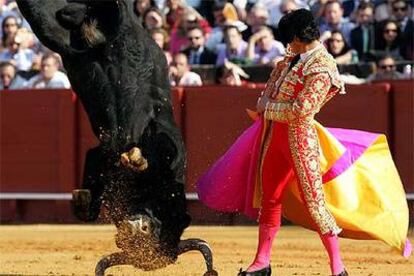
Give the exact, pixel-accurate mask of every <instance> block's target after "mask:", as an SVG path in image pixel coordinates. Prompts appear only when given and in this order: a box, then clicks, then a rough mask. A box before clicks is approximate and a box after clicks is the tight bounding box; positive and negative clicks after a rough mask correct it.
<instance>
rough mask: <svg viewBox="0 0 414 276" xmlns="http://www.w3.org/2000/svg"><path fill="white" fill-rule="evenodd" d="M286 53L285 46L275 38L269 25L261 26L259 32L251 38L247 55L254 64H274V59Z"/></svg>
mask: <svg viewBox="0 0 414 276" xmlns="http://www.w3.org/2000/svg"><path fill="white" fill-rule="evenodd" d="M284 54H285V47H283V44H282V43H281V42H279V41H276V40H275V39H274V36H273V32H272V30H271V29H270V28H269V27H266V26H262V27H260V28H259V30H258V32H257V33H255V34H253V35H252V36H251V37H250V39H249V44H248V47H247V57H248V58H249V59H250V60H252V61H253V63H254V64H269V65H273V64H274V61H275V60H276V59H278V58H281V57H283V55H284Z"/></svg>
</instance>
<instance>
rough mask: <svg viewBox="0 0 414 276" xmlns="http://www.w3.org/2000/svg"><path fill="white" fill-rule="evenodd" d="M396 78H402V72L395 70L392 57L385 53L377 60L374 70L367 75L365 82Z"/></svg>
mask: <svg viewBox="0 0 414 276" xmlns="http://www.w3.org/2000/svg"><path fill="white" fill-rule="evenodd" d="M398 79H403V74H401V73H400V72H398V71H397V67H396V65H395V59H394V57H392V56H390V55H385V56H383V57H381V58H379V59H378V60H377V62H376V72H375V73H373V74H371V75H369V76H368V78H367V82H371V81H379V80H398Z"/></svg>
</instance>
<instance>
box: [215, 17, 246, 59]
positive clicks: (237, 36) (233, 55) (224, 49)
mask: <svg viewBox="0 0 414 276" xmlns="http://www.w3.org/2000/svg"><path fill="white" fill-rule="evenodd" d="M223 32H224V41H225V43H224V44H222V45H221V46H220V49H219V52H218V54H217V61H216V65H217V66H221V65H223V64H224V61H225V60H226V59H227V60H229V61H231V62H233V63H236V64H244V63H246V62H247V42H246V41H244V40H243V37H242V34H241V32H240V30H239V29H238V28H237V27H236V26H233V25H230V26H226V27H225V28H224V31H223Z"/></svg>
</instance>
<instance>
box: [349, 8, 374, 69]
mask: <svg viewBox="0 0 414 276" xmlns="http://www.w3.org/2000/svg"><path fill="white" fill-rule="evenodd" d="M356 19H357V25H358V26H357V27H356V28H354V29H353V30H352V31H351V46H352V48H353V49H355V50H356V51H357V52H358V57H359V60H361V61H362V60H363V61H371V60H373V59H374V57H373V54H372V50H373V49H375V27H374V24H373V19H374V6H373V5H372V4H371V3H362V4H360V5H359V6H358V9H357V13H356Z"/></svg>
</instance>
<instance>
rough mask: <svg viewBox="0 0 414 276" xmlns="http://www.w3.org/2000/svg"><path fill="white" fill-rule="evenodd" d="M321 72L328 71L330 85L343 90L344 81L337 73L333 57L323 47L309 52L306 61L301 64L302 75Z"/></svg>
mask: <svg viewBox="0 0 414 276" xmlns="http://www.w3.org/2000/svg"><path fill="white" fill-rule="evenodd" d="M322 72H324V73H328V75H329V77H330V78H331V82H332V85H333V86H335V87H336V88H338V89H339V90H340V91H343V89H344V83H343V81H342V80H341V77H340V75H339V71H338V67H337V66H336V62H335V59H334V58H333V57H332V55H331V54H329V53H328V51H326V49H325V48H323V47H321V49H318V50H316V51H315V52H314V53H312V54H311V56H310V57H309V59H308V61H307V62H306V63H305V65H304V66H303V75H304V76H306V75H309V74H314V73H322Z"/></svg>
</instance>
